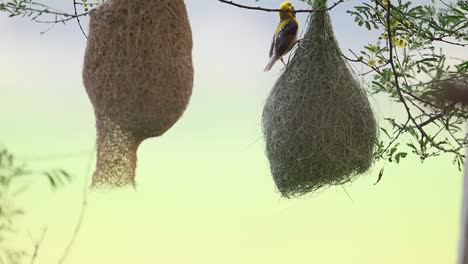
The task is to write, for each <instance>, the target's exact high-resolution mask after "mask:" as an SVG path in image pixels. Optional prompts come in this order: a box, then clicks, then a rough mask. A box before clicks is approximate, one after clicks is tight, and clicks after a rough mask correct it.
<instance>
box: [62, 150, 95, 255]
mask: <svg viewBox="0 0 468 264" xmlns="http://www.w3.org/2000/svg"><path fill="white" fill-rule="evenodd" d="M93 153H94V149H93V151H92V152H91V155H90V159H89V161H88V165H87V168H86V173H85V174H86V176H87V175H89V174H90V173H91V161H92V157H93ZM88 178H89V177H86V180H85V183H84V185H83V202H82V204H81V210H80V215H79V216H78V222H77V223H76V226H75V229H74V231H73V235H72V237H71V239H70V241H69V242H68V245H67V247H66V248H65V251H64V252H63V254H62V257H61V258H60V260H59V261H58V264H63V263H64V262H65V259H66V258H67V256H68V254H69V253H70V250H71V248H72V246H73V245H74V244H75V241H76V238H77V237H78V233H79V232H80V230H81V226H82V224H83V220H84V216H85V213H86V208H87V206H88V189H89V188H88Z"/></svg>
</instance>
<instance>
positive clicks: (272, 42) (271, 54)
mask: <svg viewBox="0 0 468 264" xmlns="http://www.w3.org/2000/svg"><path fill="white" fill-rule="evenodd" d="M275 39H276V34H273V39H272V40H271V47H270V58H271V56H273V50H274V49H275Z"/></svg>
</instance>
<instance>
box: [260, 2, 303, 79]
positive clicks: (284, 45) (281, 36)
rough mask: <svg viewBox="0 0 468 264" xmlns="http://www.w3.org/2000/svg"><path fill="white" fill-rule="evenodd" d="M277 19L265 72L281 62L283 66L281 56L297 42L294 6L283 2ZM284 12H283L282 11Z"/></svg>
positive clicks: (297, 23) (296, 22) (297, 27)
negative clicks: (278, 19)
mask: <svg viewBox="0 0 468 264" xmlns="http://www.w3.org/2000/svg"><path fill="white" fill-rule="evenodd" d="M279 9H280V10H282V11H280V12H279V18H280V22H279V24H278V26H277V27H276V30H275V34H274V35H273V40H272V42H271V48H270V61H269V62H268V64H267V66H266V67H265V71H269V70H271V67H273V65H274V64H275V62H277V61H278V60H281V62H283V64H284V65H286V64H285V63H284V60H283V56H284V55H285V54H286V53H288V52H289V51H290V50H291V49H292V48H293V47H294V45H295V44H296V42H297V41H298V32H299V21H298V20H297V18H296V13H295V12H291V11H294V10H295V9H294V5H293V4H292V3H291V2H289V1H285V2H283V3H282V4H281V5H280V7H279ZM283 10H284V11H283Z"/></svg>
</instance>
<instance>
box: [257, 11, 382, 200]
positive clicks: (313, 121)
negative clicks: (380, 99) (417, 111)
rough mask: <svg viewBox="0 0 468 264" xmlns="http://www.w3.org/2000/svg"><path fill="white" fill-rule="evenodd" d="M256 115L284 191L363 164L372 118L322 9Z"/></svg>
mask: <svg viewBox="0 0 468 264" xmlns="http://www.w3.org/2000/svg"><path fill="white" fill-rule="evenodd" d="M317 7H319V6H316V8H317ZM262 119H263V120H262V121H263V122H262V124H263V133H264V138H265V140H266V154H267V157H268V159H269V161H270V169H271V173H272V175H273V179H274V181H275V183H276V186H277V188H278V190H279V192H280V193H281V194H282V195H283V196H284V197H294V196H301V195H304V194H307V193H309V192H312V191H315V190H318V189H319V188H322V187H326V186H330V185H340V184H344V183H347V182H349V181H351V180H353V179H354V178H355V176H356V175H358V174H361V173H364V172H366V171H367V170H368V169H369V168H370V166H371V164H372V156H373V150H374V146H375V142H376V137H377V124H376V120H375V117H374V114H373V111H372V109H371V106H370V103H369V101H368V98H367V96H366V93H365V91H364V90H363V88H362V87H361V85H360V83H359V82H358V81H357V79H356V78H355V76H354V75H353V73H352V72H351V70H350V68H349V67H348V64H347V62H346V61H345V60H344V59H343V57H342V56H341V52H340V49H339V46H338V43H337V41H336V39H335V36H334V34H333V29H332V24H331V21H330V16H329V14H328V12H324V11H318V12H315V13H313V14H311V17H310V19H309V23H308V29H307V32H306V33H305V35H304V38H303V39H302V40H301V41H300V44H299V47H298V48H297V50H296V52H295V54H294V57H293V58H292V59H291V61H290V62H289V64H288V66H287V67H286V69H285V70H284V72H283V73H282V74H281V76H280V77H279V79H278V80H277V82H276V83H275V85H274V87H273V89H272V91H271V94H270V95H269V97H268V98H267V101H266V103H265V107H264V112H263V117H262Z"/></svg>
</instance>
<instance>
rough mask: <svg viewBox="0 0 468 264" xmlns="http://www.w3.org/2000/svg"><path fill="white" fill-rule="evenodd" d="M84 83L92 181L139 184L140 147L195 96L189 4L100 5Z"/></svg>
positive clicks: (164, 0) (120, 1) (151, 0)
mask: <svg viewBox="0 0 468 264" xmlns="http://www.w3.org/2000/svg"><path fill="white" fill-rule="evenodd" d="M83 82H84V85H85V88H86V92H87V93H88V96H89V98H90V100H91V103H92V105H93V107H94V112H95V116H96V129H97V141H96V147H97V161H96V171H95V173H94V175H93V181H92V186H93V187H101V186H109V187H120V186H126V185H133V186H134V185H135V169H136V165H137V164H136V161H137V157H136V152H137V148H138V146H139V145H140V143H141V142H142V141H143V140H145V139H147V138H150V137H157V136H160V135H162V134H164V133H165V132H166V131H167V130H168V129H169V128H171V127H172V125H174V123H175V122H177V120H178V119H179V118H180V117H181V116H182V114H183V112H184V111H185V109H186V107H187V104H188V103H189V100H190V96H191V94H192V86H193V65H192V32H191V29H190V24H189V21H188V17H187V12H186V8H185V4H184V1H183V0H139V1H131V0H107V1H105V2H104V3H103V4H102V5H100V6H99V7H98V8H96V9H95V10H93V11H92V12H91V13H90V31H89V37H88V43H87V47H86V54H85V58H84V67H83Z"/></svg>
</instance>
